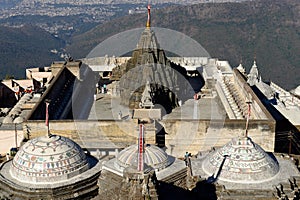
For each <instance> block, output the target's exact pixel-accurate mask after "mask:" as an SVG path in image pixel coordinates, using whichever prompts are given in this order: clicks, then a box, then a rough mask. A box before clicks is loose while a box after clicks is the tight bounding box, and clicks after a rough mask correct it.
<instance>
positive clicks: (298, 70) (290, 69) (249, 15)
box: [67, 0, 300, 89]
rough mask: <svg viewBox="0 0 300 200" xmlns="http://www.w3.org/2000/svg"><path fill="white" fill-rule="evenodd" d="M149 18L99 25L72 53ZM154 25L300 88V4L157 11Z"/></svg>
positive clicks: (274, 1) (265, 1)
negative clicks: (175, 31)
mask: <svg viewBox="0 0 300 200" xmlns="http://www.w3.org/2000/svg"><path fill="white" fill-rule="evenodd" d="M146 17H147V16H146V13H145V14H139V15H130V16H127V17H123V18H119V19H115V20H112V21H110V22H108V23H106V24H104V25H100V26H97V27H95V28H94V29H92V30H90V31H88V32H86V33H84V34H81V35H79V36H76V37H74V38H73V40H72V43H71V45H70V46H68V47H67V51H68V52H70V53H71V54H72V55H73V56H74V57H84V56H86V55H87V53H88V52H89V51H90V50H92V49H93V47H95V46H96V45H97V44H99V43H100V42H101V41H103V40H105V39H106V38H108V37H110V36H112V35H114V34H117V33H120V32H122V31H125V30H130V29H132V28H137V27H143V26H144V25H145V21H146ZM152 25H153V26H155V27H163V28H169V29H173V30H177V31H180V32H183V33H185V34H186V35H188V36H190V37H192V38H194V39H195V40H197V41H198V42H199V43H200V44H201V45H202V46H203V47H204V48H205V49H206V50H207V51H208V52H209V53H210V55H211V56H212V57H217V58H219V59H226V60H228V61H229V62H230V63H231V65H232V66H233V67H235V66H237V65H238V64H239V62H240V61H241V60H242V62H243V65H244V66H245V67H246V68H247V70H249V68H250V67H251V66H252V63H253V60H254V58H255V57H256V60H257V65H258V67H259V70H260V72H261V73H262V77H263V79H264V80H266V81H268V80H272V81H274V82H276V83H278V84H280V85H281V86H283V87H284V88H286V89H292V88H294V87H296V86H297V85H299V84H300V56H299V55H300V1H299V0H284V1H283V0H262V1H251V2H243V3H218V4H212V3H207V4H197V5H192V6H185V7H182V6H171V7H169V8H166V9H161V10H158V11H153V14H152Z"/></svg>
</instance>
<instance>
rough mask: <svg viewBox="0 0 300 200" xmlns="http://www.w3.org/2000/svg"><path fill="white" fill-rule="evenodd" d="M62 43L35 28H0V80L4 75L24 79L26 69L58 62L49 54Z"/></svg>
mask: <svg viewBox="0 0 300 200" xmlns="http://www.w3.org/2000/svg"><path fill="white" fill-rule="evenodd" d="M63 46H64V42H63V41H62V40H60V39H57V38H55V37H53V36H52V35H51V34H49V33H48V32H46V31H44V30H42V29H40V28H38V27H35V26H29V25H26V26H23V27H20V28H11V27H6V26H1V27H0V79H3V78H4V77H5V76H6V75H12V76H14V77H15V78H24V77H25V68H26V67H32V66H35V67H43V66H45V65H50V64H51V63H52V62H53V61H55V60H58V59H59V58H58V56H57V55H54V54H52V53H51V52H50V50H51V49H59V48H61V47H63Z"/></svg>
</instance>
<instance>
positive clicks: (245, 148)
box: [202, 137, 279, 183]
mask: <svg viewBox="0 0 300 200" xmlns="http://www.w3.org/2000/svg"><path fill="white" fill-rule="evenodd" d="M220 168H221V171H219V169H220ZM202 169H203V170H204V172H205V173H206V174H207V175H209V176H212V175H214V176H218V177H217V178H218V179H219V180H223V181H228V182H235V183H257V182H264V181H267V180H270V179H272V178H274V177H275V175H276V174H277V173H278V172H279V164H278V162H277V160H276V158H275V157H271V156H270V155H269V154H267V153H266V152H265V151H264V150H263V149H262V148H261V147H260V146H258V145H257V144H255V143H254V142H252V140H251V139H250V138H246V137H242V138H233V139H232V140H231V141H230V142H229V143H227V144H226V145H225V146H223V147H222V148H220V149H217V150H216V151H214V152H212V153H210V154H209V155H208V156H207V158H206V159H205V160H204V162H203V164H202Z"/></svg>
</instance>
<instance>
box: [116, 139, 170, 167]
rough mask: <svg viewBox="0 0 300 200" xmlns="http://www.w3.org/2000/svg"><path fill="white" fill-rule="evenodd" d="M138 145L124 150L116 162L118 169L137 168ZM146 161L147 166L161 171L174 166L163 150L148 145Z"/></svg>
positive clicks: (146, 146)
mask: <svg viewBox="0 0 300 200" xmlns="http://www.w3.org/2000/svg"><path fill="white" fill-rule="evenodd" d="M137 159H138V145H131V146H129V147H127V148H125V149H124V150H122V151H121V152H120V153H119V154H118V155H117V159H116V162H115V166H116V168H117V169H120V170H124V169H125V168H127V167H129V166H137ZM144 161H145V163H146V165H148V166H150V167H152V168H154V169H155V170H161V169H164V168H166V167H168V166H169V165H171V164H172V162H173V161H172V158H171V157H169V156H168V154H167V153H166V152H164V151H163V150H162V149H161V148H159V147H157V146H154V145H150V144H147V145H145V152H144Z"/></svg>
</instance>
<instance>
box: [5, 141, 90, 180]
mask: <svg viewBox="0 0 300 200" xmlns="http://www.w3.org/2000/svg"><path fill="white" fill-rule="evenodd" d="M88 169H89V164H88V160H87V157H86V155H85V153H84V152H83V150H82V149H81V147H80V146H79V145H78V144H76V143H75V142H73V141H72V140H70V139H68V138H65V137H62V136H56V135H52V136H51V137H46V136H42V137H38V138H34V139H32V140H29V141H28V142H27V143H25V144H24V145H23V146H22V147H21V148H20V150H19V151H18V153H17V154H16V156H15V157H14V159H13V161H12V167H11V169H10V174H11V176H12V177H14V178H15V179H17V180H18V181H20V182H29V183H49V182H56V181H63V180H67V179H69V178H72V177H74V176H76V175H78V174H81V173H82V172H84V171H86V170H88Z"/></svg>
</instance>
